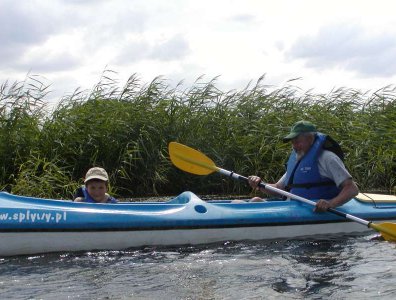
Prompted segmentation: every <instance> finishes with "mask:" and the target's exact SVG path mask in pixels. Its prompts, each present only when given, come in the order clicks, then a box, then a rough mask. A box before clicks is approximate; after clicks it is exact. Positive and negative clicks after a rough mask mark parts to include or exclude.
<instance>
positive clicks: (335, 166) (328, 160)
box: [277, 150, 352, 188]
mask: <svg viewBox="0 0 396 300" xmlns="http://www.w3.org/2000/svg"><path fill="white" fill-rule="evenodd" d="M318 167H319V174H320V175H321V176H322V177H326V178H329V179H330V180H332V181H334V182H335V184H336V185H337V187H340V185H341V183H343V182H344V181H345V180H346V179H350V178H352V176H351V174H349V172H348V170H347V169H346V168H345V165H344V163H343V162H342V160H341V159H340V158H339V157H338V156H337V155H336V154H335V153H334V152H331V151H329V150H323V152H322V153H321V154H320V156H319V158H318ZM285 179H286V173H285V174H283V176H282V177H281V178H280V179H279V181H278V183H277V184H278V185H279V186H281V187H282V188H284V187H285V186H286V182H285Z"/></svg>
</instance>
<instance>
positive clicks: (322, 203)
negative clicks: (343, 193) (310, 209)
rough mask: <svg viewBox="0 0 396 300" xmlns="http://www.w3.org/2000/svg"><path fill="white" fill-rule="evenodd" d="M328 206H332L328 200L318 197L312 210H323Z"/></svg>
mask: <svg viewBox="0 0 396 300" xmlns="http://www.w3.org/2000/svg"><path fill="white" fill-rule="evenodd" d="M329 208H332V205H331V203H330V202H329V201H327V200H324V199H320V200H319V201H318V202H316V205H315V208H314V212H325V211H327V210H328V209H329Z"/></svg>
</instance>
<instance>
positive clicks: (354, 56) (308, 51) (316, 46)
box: [287, 24, 396, 77]
mask: <svg viewBox="0 0 396 300" xmlns="http://www.w3.org/2000/svg"><path fill="white" fill-rule="evenodd" d="M287 55H288V58H289V60H294V59H300V58H301V59H303V60H304V62H305V65H306V66H308V67H310V68H313V69H318V70H326V69H328V68H334V67H338V68H341V69H345V70H349V71H353V72H355V73H356V75H357V76H362V77H369V76H379V77H387V76H390V75H394V74H396V40H395V39H394V33H393V34H391V33H388V32H383V33H380V34H378V33H373V32H369V31H367V30H365V28H363V27H361V26H357V25H355V24H332V25H327V26H325V27H323V28H321V29H320V30H319V31H318V33H317V34H316V35H314V36H309V37H300V38H299V39H298V40H297V41H296V42H295V44H294V45H293V46H292V47H291V49H290V50H289V51H288V53H287Z"/></svg>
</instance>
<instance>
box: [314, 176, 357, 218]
mask: <svg viewBox="0 0 396 300" xmlns="http://www.w3.org/2000/svg"><path fill="white" fill-rule="evenodd" d="M340 187H341V191H340V193H339V194H338V195H337V196H336V197H334V198H333V199H331V200H323V199H321V200H319V201H318V202H316V206H315V209H314V211H316V212H325V211H326V210H327V209H329V208H335V207H337V206H340V205H343V204H344V203H346V202H348V201H349V200H350V199H351V198H353V197H355V196H356V195H357V194H358V193H359V189H358V187H357V186H356V183H355V182H354V181H353V180H352V178H348V179H345V180H344V181H343V182H342V183H341V186H340Z"/></svg>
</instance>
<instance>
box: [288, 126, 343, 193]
mask: <svg viewBox="0 0 396 300" xmlns="http://www.w3.org/2000/svg"><path fill="white" fill-rule="evenodd" d="M327 138H328V136H327V135H324V134H323V133H319V132H318V133H317V134H316V138H315V141H314V143H313V144H312V146H311V148H310V149H309V150H308V152H307V153H306V154H305V155H304V156H303V157H302V159H301V160H300V161H297V153H296V152H295V151H294V150H293V152H292V153H291V155H290V157H289V160H288V162H287V171H286V179H285V183H286V190H289V191H290V192H291V193H292V194H296V195H298V196H301V197H305V198H308V199H331V198H334V197H335V196H337V195H338V194H339V192H340V189H339V188H337V186H336V184H335V183H334V181H332V180H331V179H329V178H325V177H322V176H321V175H320V173H319V165H318V158H319V155H320V154H321V153H322V151H323V146H324V144H325V142H326V140H327ZM330 140H331V141H332V142H335V141H334V140H332V139H331V138H330ZM335 143H336V142H335ZM337 147H339V145H338V143H337ZM340 149H341V148H340ZM336 154H337V153H336ZM337 155H338V154H337Z"/></svg>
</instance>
